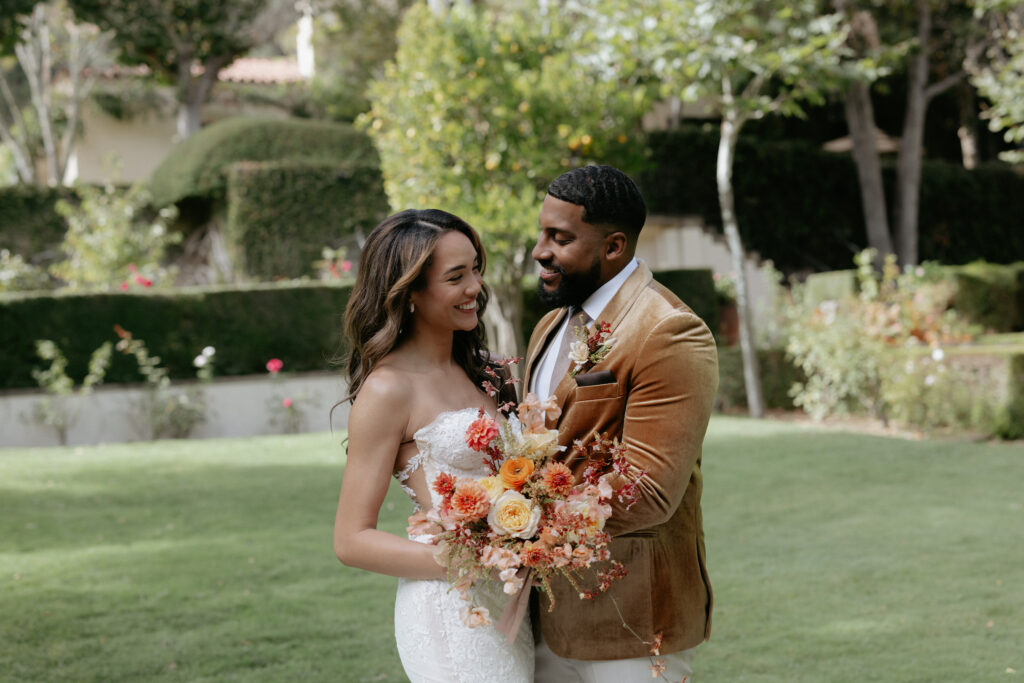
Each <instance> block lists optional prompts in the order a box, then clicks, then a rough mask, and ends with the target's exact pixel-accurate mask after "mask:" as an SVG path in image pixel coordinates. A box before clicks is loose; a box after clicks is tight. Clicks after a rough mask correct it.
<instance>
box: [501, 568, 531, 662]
mask: <svg viewBox="0 0 1024 683" xmlns="http://www.w3.org/2000/svg"><path fill="white" fill-rule="evenodd" d="M532 586H533V569H527V570H526V575H525V576H524V577H523V585H522V586H521V587H520V588H519V592H517V593H516V594H515V595H513V596H512V597H511V599H509V601H508V603H507V604H506V605H505V609H504V610H502V612H501V616H500V617H499V618H498V623H497V624H495V625H494V627H495V628H496V629H498V632H499V633H501V634H502V635H503V636H505V642H506V643H508V644H509V645H511V644H512V643H514V642H515V640H516V636H517V635H519V625H520V624H522V623H523V617H525V616H526V608H527V606H529V604H530V588H531V587H532Z"/></svg>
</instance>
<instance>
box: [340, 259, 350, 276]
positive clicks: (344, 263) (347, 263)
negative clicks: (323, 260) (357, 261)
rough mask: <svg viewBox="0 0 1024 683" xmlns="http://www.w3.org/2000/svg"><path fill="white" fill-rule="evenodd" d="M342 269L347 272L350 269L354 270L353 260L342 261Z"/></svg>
mask: <svg viewBox="0 0 1024 683" xmlns="http://www.w3.org/2000/svg"><path fill="white" fill-rule="evenodd" d="M341 269H342V270H343V271H344V272H346V273H347V272H348V271H350V270H352V262H351V261H342V262H341Z"/></svg>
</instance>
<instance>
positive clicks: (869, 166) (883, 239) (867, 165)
mask: <svg viewBox="0 0 1024 683" xmlns="http://www.w3.org/2000/svg"><path fill="white" fill-rule="evenodd" d="M845 108H846V124H847V126H848V127H849V129H850V140H851V141H852V145H853V149H852V153H853V161H854V164H855V165H856V167H857V180H858V182H859V183H860V202H861V207H862V208H863V210H864V227H865V228H866V230H867V236H868V245H869V246H871V247H872V248H874V249H875V250H876V251H877V252H878V253H877V254H876V256H875V266H876V267H877V268H878V269H881V267H882V265H883V264H884V263H885V255H886V254H892V253H895V250H894V249H893V246H892V237H891V236H890V232H889V217H888V214H887V211H886V203H885V187H884V186H883V184H882V164H881V161H880V160H879V156H878V144H877V141H876V139H875V112H874V107H873V106H872V105H871V90H870V88H869V87H868V84H867V83H865V82H864V81H854V82H853V83H852V84H851V85H850V88H849V90H847V91H846V102H845Z"/></svg>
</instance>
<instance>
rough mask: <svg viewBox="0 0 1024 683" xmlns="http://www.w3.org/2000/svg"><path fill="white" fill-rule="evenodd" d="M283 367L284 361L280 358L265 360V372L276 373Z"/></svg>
mask: <svg viewBox="0 0 1024 683" xmlns="http://www.w3.org/2000/svg"><path fill="white" fill-rule="evenodd" d="M283 367H284V361H282V360H281V359H280V358H271V359H270V360H268V361H267V372H269V373H270V374H272V375H276V374H277V373H279V372H281V368H283Z"/></svg>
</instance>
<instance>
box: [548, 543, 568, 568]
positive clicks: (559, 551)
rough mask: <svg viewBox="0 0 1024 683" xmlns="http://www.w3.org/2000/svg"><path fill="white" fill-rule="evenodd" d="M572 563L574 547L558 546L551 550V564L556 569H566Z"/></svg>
mask: <svg viewBox="0 0 1024 683" xmlns="http://www.w3.org/2000/svg"><path fill="white" fill-rule="evenodd" d="M571 561H572V546H571V545H569V544H568V543H566V544H564V545H557V546H555V547H554V548H552V549H551V564H552V566H554V567H565V566H566V565H568V564H569V563H570V562H571Z"/></svg>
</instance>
